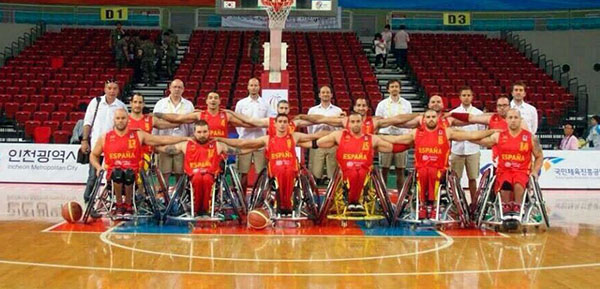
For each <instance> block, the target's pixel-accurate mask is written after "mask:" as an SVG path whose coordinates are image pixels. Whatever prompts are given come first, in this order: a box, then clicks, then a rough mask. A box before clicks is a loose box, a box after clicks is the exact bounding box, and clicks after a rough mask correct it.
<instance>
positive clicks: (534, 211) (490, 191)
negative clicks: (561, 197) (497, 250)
mask: <svg viewBox="0 0 600 289" xmlns="http://www.w3.org/2000/svg"><path fill="white" fill-rule="evenodd" d="M495 181H496V170H495V168H494V167H490V168H488V169H487V170H486V171H485V172H484V173H483V175H482V176H481V179H480V181H479V189H478V195H479V199H478V200H477V209H476V210H475V213H474V217H475V222H476V225H477V226H478V227H480V228H483V227H490V228H494V230H495V231H499V230H500V229H502V230H506V231H518V230H519V229H520V230H521V231H522V232H523V233H526V232H527V228H528V227H534V228H536V229H537V228H539V227H540V226H545V228H550V221H549V220H548V213H547V211H546V202H545V201H544V198H543V196H542V190H541V189H540V186H539V183H538V181H537V180H536V179H535V178H534V177H533V176H530V177H529V182H528V183H527V187H526V188H525V192H524V193H523V201H522V202H521V210H520V211H519V212H516V213H510V214H504V213H503V210H502V197H501V194H500V193H499V192H495V191H494V183H495Z"/></svg>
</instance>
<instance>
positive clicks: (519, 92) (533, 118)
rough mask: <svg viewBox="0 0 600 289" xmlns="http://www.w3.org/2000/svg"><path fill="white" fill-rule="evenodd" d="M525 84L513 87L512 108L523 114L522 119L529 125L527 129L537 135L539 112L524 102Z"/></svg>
mask: <svg viewBox="0 0 600 289" xmlns="http://www.w3.org/2000/svg"><path fill="white" fill-rule="evenodd" d="M525 87H526V86H525V83H523V82H520V81H517V82H515V83H514V84H513V85H512V92H511V94H512V97H513V100H512V101H511V102H510V108H514V109H516V110H518V111H519V112H520V113H521V117H522V118H523V120H524V121H525V123H527V127H528V128H529V129H530V132H531V133H532V134H533V135H535V133H536V132H537V129H538V112H537V109H536V108H535V107H534V106H533V105H531V104H529V103H526V102H525V101H523V99H524V98H525V96H526V94H527V93H526V92H525Z"/></svg>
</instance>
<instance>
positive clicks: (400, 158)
mask: <svg viewBox="0 0 600 289" xmlns="http://www.w3.org/2000/svg"><path fill="white" fill-rule="evenodd" d="M407 156H408V151H404V152H401V153H379V165H380V166H381V167H382V168H386V169H387V168H389V167H391V166H392V164H393V165H394V167H396V168H397V169H405V168H406V163H407Z"/></svg>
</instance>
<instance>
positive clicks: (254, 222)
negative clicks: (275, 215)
mask: <svg viewBox="0 0 600 289" xmlns="http://www.w3.org/2000/svg"><path fill="white" fill-rule="evenodd" d="M269 223H270V215H269V211H267V210H265V209H262V208H261V209H255V210H252V211H250V212H249V213H248V227H250V228H253V229H258V230H262V229H264V228H266V227H267V226H268V225H269Z"/></svg>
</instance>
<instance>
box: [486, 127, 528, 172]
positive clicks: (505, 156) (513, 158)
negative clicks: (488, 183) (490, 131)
mask: <svg viewBox="0 0 600 289" xmlns="http://www.w3.org/2000/svg"><path fill="white" fill-rule="evenodd" d="M495 147H496V150H497V152H498V173H500V172H505V171H513V172H522V173H527V174H528V173H529V170H530V168H531V154H532V152H533V139H532V135H531V133H530V132H528V131H526V130H524V129H522V130H521V132H520V133H519V134H517V135H516V136H514V137H513V136H512V135H511V134H510V131H508V130H506V131H503V132H501V133H500V136H499V138H498V143H497V144H496V145H495Z"/></svg>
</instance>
